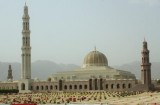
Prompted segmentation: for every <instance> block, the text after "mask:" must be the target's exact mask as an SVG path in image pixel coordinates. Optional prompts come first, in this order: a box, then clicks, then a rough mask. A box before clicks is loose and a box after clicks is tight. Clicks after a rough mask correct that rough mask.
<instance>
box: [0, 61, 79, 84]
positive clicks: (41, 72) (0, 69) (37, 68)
mask: <svg viewBox="0 0 160 105" xmlns="http://www.w3.org/2000/svg"><path fill="white" fill-rule="evenodd" d="M9 64H11V65H12V72H13V78H14V80H19V79H20V74H21V64H20V63H18V62H11V63H9V62H0V81H4V80H6V78H7V73H8V65H9ZM75 68H79V66H77V65H74V64H57V63H55V62H53V61H48V60H38V61H35V62H33V63H32V78H35V77H37V78H39V79H40V80H47V78H48V77H49V76H50V75H51V74H53V73H56V72H58V71H66V70H72V69H75Z"/></svg>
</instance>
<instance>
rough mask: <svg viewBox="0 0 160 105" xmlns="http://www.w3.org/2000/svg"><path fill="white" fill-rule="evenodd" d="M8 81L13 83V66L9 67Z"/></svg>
mask: <svg viewBox="0 0 160 105" xmlns="http://www.w3.org/2000/svg"><path fill="white" fill-rule="evenodd" d="M7 80H8V81H12V80H13V76H12V68H11V65H9V70H8V76H7Z"/></svg>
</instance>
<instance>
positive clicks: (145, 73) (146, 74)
mask: <svg viewBox="0 0 160 105" xmlns="http://www.w3.org/2000/svg"><path fill="white" fill-rule="evenodd" d="M141 54H142V62H141V81H142V84H145V85H147V86H148V87H150V86H151V63H150V62H149V50H148V48H147V42H146V40H145V39H144V42H143V49H142V52H141Z"/></svg>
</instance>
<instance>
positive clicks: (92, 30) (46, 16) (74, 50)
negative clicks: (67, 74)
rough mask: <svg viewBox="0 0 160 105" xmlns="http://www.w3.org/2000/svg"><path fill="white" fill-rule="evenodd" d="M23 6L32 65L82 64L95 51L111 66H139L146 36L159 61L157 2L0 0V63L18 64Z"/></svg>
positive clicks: (153, 57) (159, 11) (159, 0)
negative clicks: (47, 62) (43, 62)
mask: <svg viewBox="0 0 160 105" xmlns="http://www.w3.org/2000/svg"><path fill="white" fill-rule="evenodd" d="M25 1H26V3H27V5H28V7H29V15H30V30H31V47H32V62H34V61H36V60H50V61H54V62H56V63H64V64H77V65H82V63H83V59H84V57H85V56H86V55H87V54H88V53H89V52H90V51H92V50H93V49H94V46H96V47H97V50H98V51H100V52H102V53H104V54H105V55H106V57H107V59H108V62H109V65H122V64H125V63H130V62H133V61H140V59H141V49H142V42H143V40H144V37H145V38H146V40H147V42H148V47H149V50H150V59H151V62H159V61H160V0H0V37H1V38H0V61H1V62H21V46H22V40H21V39H22V34H21V31H22V15H23V8H24V5H25Z"/></svg>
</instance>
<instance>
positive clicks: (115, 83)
mask: <svg viewBox="0 0 160 105" xmlns="http://www.w3.org/2000/svg"><path fill="white" fill-rule="evenodd" d="M135 85H136V80H106V79H103V81H102V89H101V88H100V83H99V79H97V88H95V84H94V83H93V82H92V90H90V88H89V87H90V86H89V81H64V80H63V82H62V90H61V91H66V92H67V91H99V90H105V91H125V90H131V89H132V88H133V87H134V86H135ZM32 90H33V91H34V92H54V91H59V82H58V81H55V82H48V81H44V82H33V83H32Z"/></svg>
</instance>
